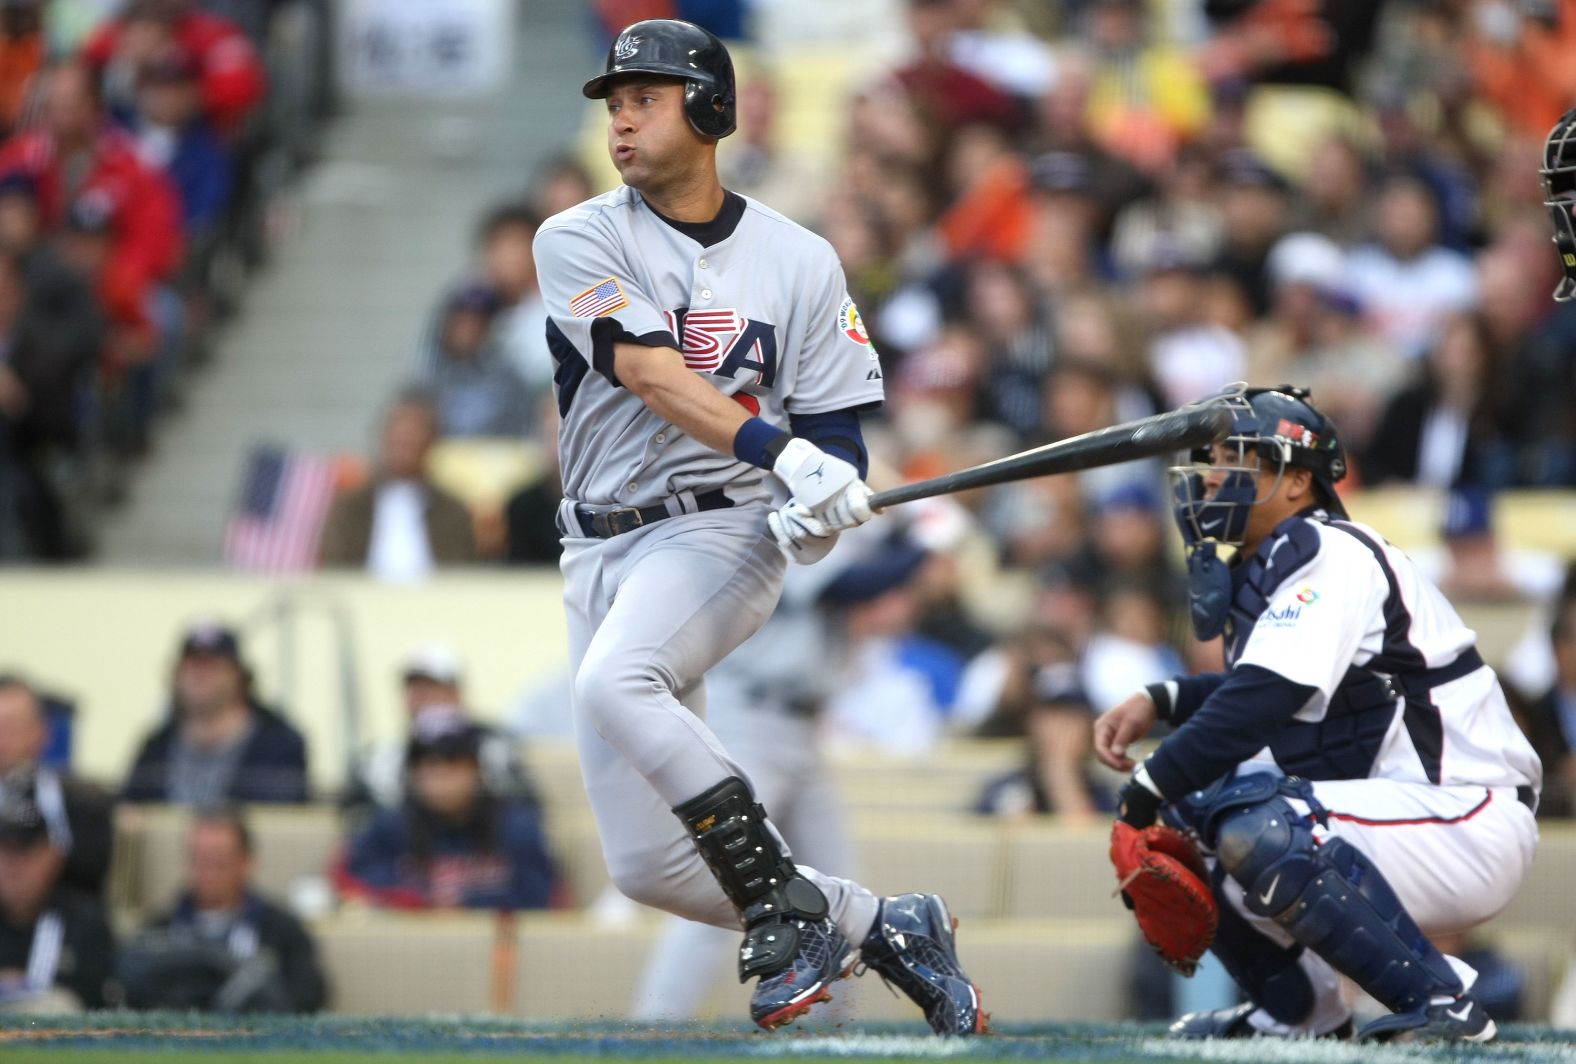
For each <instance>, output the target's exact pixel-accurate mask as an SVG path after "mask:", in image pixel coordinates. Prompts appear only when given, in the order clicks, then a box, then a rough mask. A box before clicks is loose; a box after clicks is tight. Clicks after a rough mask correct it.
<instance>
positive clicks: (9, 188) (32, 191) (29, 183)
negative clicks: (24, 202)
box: [0, 170, 38, 200]
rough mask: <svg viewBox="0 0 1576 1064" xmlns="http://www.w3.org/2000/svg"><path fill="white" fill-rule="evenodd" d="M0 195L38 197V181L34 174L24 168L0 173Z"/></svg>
mask: <svg viewBox="0 0 1576 1064" xmlns="http://www.w3.org/2000/svg"><path fill="white" fill-rule="evenodd" d="M0 196H26V197H27V198H28V199H30V200H36V199H38V182H37V181H36V180H34V178H33V175H32V174H29V173H26V172H24V171H22V170H12V171H9V172H8V173H5V174H0Z"/></svg>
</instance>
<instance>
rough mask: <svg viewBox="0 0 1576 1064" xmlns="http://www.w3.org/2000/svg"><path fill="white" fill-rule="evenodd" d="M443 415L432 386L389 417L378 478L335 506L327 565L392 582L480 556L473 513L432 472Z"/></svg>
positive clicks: (324, 554) (324, 555)
mask: <svg viewBox="0 0 1576 1064" xmlns="http://www.w3.org/2000/svg"><path fill="white" fill-rule="evenodd" d="M437 437H438V412H437V409H436V408H435V407H434V405H433V402H432V399H431V398H430V396H429V395H428V394H427V393H426V392H425V391H407V392H404V393H402V394H401V395H400V396H399V397H397V398H396V399H395V400H394V402H393V404H392V405H391V406H390V407H389V408H388V412H387V413H386V414H385V415H384V419H383V429H382V435H381V437H380V439H379V443H378V456H377V467H376V469H375V471H374V473H373V476H372V480H371V481H370V482H369V483H368V484H366V485H364V486H362V487H359V488H354V489H351V490H349V491H343V492H341V493H340V494H339V496H338V497H337V498H336V499H335V500H334V505H333V507H332V508H331V509H330V510H329V514H328V522H327V524H326V525H325V527H324V529H323V540H322V545H321V547H320V548H319V558H320V559H321V562H322V564H323V565H324V566H355V567H361V568H366V569H367V570H368V571H370V572H371V573H373V574H374V575H376V576H378V577H380V578H382V579H385V580H417V579H421V578H423V577H425V576H427V575H428V574H429V573H431V572H432V570H433V568H434V567H435V566H439V565H453V564H459V563H464V562H471V561H475V560H476V539H475V534H474V532H473V531H472V528H471V517H470V514H469V512H467V511H466V509H465V504H464V503H462V502H460V500H458V499H456V498H455V497H454V496H452V495H450V494H449V493H448V492H446V491H444V490H443V489H442V488H439V487H438V486H437V485H435V484H433V483H432V481H431V480H429V479H428V477H427V455H428V454H429V453H430V452H431V450H432V445H433V444H434V443H435V442H436V441H437Z"/></svg>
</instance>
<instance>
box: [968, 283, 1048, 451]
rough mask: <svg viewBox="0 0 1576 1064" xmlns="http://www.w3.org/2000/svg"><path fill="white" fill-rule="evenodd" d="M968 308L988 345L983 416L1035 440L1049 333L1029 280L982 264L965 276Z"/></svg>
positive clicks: (982, 383)
mask: <svg viewBox="0 0 1576 1064" xmlns="http://www.w3.org/2000/svg"><path fill="white" fill-rule="evenodd" d="M968 307H969V318H970V323H971V324H972V325H973V327H974V329H975V331H976V334H977V335H978V336H979V337H980V338H981V339H982V340H983V341H984V342H985V345H986V351H985V367H984V379H983V381H982V382H981V399H982V400H983V403H984V406H985V410H984V412H983V413H984V416H985V417H987V418H989V419H991V420H993V421H999V422H1001V423H1002V424H1003V425H1006V426H1007V427H1008V428H1010V429H1012V430H1013V432H1015V433H1016V434H1017V435H1019V436H1021V437H1024V438H1033V437H1037V436H1039V435H1040V433H1041V431H1042V429H1041V425H1042V422H1043V418H1044V411H1043V410H1042V404H1041V399H1040V387H1041V381H1042V380H1043V379H1044V376H1045V372H1046V370H1047V369H1048V368H1049V367H1050V362H1051V335H1050V325H1049V323H1048V322H1047V321H1046V320H1045V315H1044V314H1043V312H1042V310H1041V308H1040V307H1039V305H1038V302H1037V300H1036V299H1035V295H1034V292H1033V290H1032V289H1030V287H1029V284H1028V281H1027V279H1026V278H1025V277H1024V276H1023V275H1022V274H1021V273H1019V272H1018V271H1016V270H1014V269H1012V268H1011V267H1009V266H1005V265H998V264H994V263H983V264H981V265H980V266H978V267H976V268H975V269H974V270H973V271H971V272H970V274H969V281H968Z"/></svg>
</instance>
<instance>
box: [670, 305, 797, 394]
mask: <svg viewBox="0 0 1576 1064" xmlns="http://www.w3.org/2000/svg"><path fill="white" fill-rule="evenodd" d="M667 318H668V323H669V325H670V326H671V328H672V332H673V335H674V336H675V337H677V338H678V341H679V345H680V350H681V353H682V354H683V355H684V365H686V366H688V367H689V368H690V369H692V370H694V371H696V372H697V373H710V374H713V375H715V376H718V377H737V376H738V375H739V371H740V370H741V369H742V370H744V371H746V372H749V373H754V374H755V380H754V382H753V383H755V384H757V385H759V386H760V387H762V388H770V387H772V385H773V384H774V383H775V381H776V380H777V327H776V326H775V325H773V324H771V323H770V322H765V321H751V320H750V319H749V318H746V317H745V316H744V315H742V314H740V313H739V312H738V311H737V310H734V309H732V308H731V307H719V308H717V309H715V310H672V311H668V313H667Z"/></svg>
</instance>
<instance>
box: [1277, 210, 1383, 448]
mask: <svg viewBox="0 0 1576 1064" xmlns="http://www.w3.org/2000/svg"><path fill="white" fill-rule="evenodd" d="M1268 269H1269V277H1270V284H1271V293H1272V300H1271V307H1270V313H1269V314H1268V315H1267V316H1266V317H1265V318H1263V319H1262V320H1260V321H1259V322H1257V323H1256V324H1255V325H1253V326H1251V327H1250V329H1249V331H1248V337H1247V340H1248V373H1247V379H1248V380H1251V381H1258V382H1263V383H1270V382H1275V381H1295V382H1296V383H1297V384H1298V385H1299V386H1301V387H1304V388H1307V389H1309V390H1310V391H1312V392H1313V394H1314V395H1316V396H1318V402H1319V409H1320V410H1324V411H1327V412H1328V413H1329V416H1330V417H1331V418H1333V419H1334V420H1335V422H1336V424H1338V425H1340V427H1341V439H1342V440H1343V441H1345V442H1346V446H1347V448H1348V451H1349V452H1358V453H1360V452H1361V451H1362V450H1363V449H1364V448H1365V447H1366V446H1367V443H1368V441H1369V439H1371V438H1372V436H1373V433H1374V429H1375V427H1376V425H1377V424H1378V421H1379V417H1380V414H1381V413H1382V412H1383V409H1384V403H1385V400H1386V398H1387V397H1388V396H1390V395H1392V394H1394V392H1395V391H1396V389H1397V387H1399V386H1400V385H1402V384H1404V383H1405V382H1406V380H1407V379H1408V371H1409V369H1410V368H1411V367H1409V366H1408V365H1407V363H1406V361H1405V360H1404V359H1403V358H1401V356H1400V355H1399V354H1398V353H1397V352H1396V351H1395V350H1394V349H1393V348H1390V347H1388V346H1386V345H1385V343H1384V341H1383V339H1382V338H1381V337H1379V336H1377V335H1376V334H1374V333H1373V332H1371V331H1370V330H1368V329H1365V328H1364V327H1363V324H1362V319H1361V311H1360V307H1359V305H1358V303H1357V300H1356V299H1355V297H1354V296H1353V295H1352V293H1351V291H1350V287H1349V282H1348V278H1347V274H1346V255H1345V252H1343V251H1342V250H1341V247H1340V245H1338V244H1337V243H1336V242H1335V241H1333V240H1331V239H1330V238H1328V237H1326V236H1323V235H1322V234H1318V233H1291V234H1288V235H1287V236H1284V237H1282V238H1281V239H1280V240H1279V241H1278V242H1277V243H1276V244H1275V247H1274V249H1273V250H1272V251H1271V252H1270V257H1269V262H1268Z"/></svg>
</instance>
